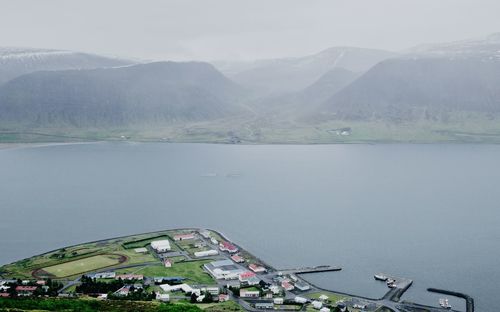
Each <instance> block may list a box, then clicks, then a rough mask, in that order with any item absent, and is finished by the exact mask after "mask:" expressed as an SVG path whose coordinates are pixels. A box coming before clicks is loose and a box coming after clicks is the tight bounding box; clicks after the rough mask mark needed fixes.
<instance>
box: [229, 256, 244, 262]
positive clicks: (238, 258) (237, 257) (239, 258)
mask: <svg viewBox="0 0 500 312" xmlns="http://www.w3.org/2000/svg"><path fill="white" fill-rule="evenodd" d="M231 259H232V260H233V261H234V262H236V263H243V262H245V259H243V257H241V256H239V255H232V256H231Z"/></svg>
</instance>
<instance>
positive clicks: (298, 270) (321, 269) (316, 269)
mask: <svg viewBox="0 0 500 312" xmlns="http://www.w3.org/2000/svg"><path fill="white" fill-rule="evenodd" d="M341 270H342V268H341V267H339V266H333V265H318V266H314V267H301V268H295V269H285V270H278V271H279V272H280V273H281V274H283V275H286V274H307V273H321V272H334V271H341Z"/></svg>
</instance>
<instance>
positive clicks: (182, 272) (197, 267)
mask: <svg viewBox="0 0 500 312" xmlns="http://www.w3.org/2000/svg"><path fill="white" fill-rule="evenodd" d="M208 262H210V261H209V260H199V261H185V262H179V263H174V264H173V265H172V267H170V268H166V267H165V266H163V265H150V266H145V267H142V268H128V269H122V270H118V273H119V274H128V273H133V274H142V275H144V276H151V277H154V276H170V277H172V276H179V277H184V278H186V279H188V280H190V281H192V282H194V283H197V284H213V283H214V280H213V279H212V277H211V276H210V275H209V274H208V273H206V272H205V271H203V268H202V266H203V265H204V264H205V263H208Z"/></svg>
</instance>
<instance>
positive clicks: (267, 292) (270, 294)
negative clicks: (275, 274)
mask: <svg viewBox="0 0 500 312" xmlns="http://www.w3.org/2000/svg"><path fill="white" fill-rule="evenodd" d="M263 297H264V298H266V299H272V298H273V292H272V291H270V290H269V289H267V290H265V291H264V296H263Z"/></svg>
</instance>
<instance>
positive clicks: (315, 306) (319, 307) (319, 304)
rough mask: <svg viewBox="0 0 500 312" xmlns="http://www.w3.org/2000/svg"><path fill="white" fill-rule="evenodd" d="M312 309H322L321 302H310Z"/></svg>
mask: <svg viewBox="0 0 500 312" xmlns="http://www.w3.org/2000/svg"><path fill="white" fill-rule="evenodd" d="M311 304H312V306H313V308H315V309H316V310H319V309H321V308H322V307H323V302H321V301H318V300H314V301H313V302H311Z"/></svg>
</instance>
